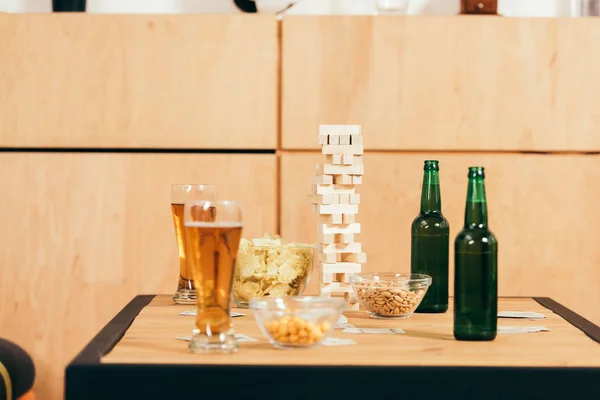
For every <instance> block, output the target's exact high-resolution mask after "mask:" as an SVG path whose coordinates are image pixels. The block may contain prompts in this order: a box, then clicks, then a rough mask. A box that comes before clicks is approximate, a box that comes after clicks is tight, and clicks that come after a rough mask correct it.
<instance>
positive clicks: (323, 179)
mask: <svg viewBox="0 0 600 400" xmlns="http://www.w3.org/2000/svg"><path fill="white" fill-rule="evenodd" d="M312 183H320V184H332V183H333V176H331V175H313V178H312Z"/></svg>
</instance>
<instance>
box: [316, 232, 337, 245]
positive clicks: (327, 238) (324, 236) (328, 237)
mask: <svg viewBox="0 0 600 400" xmlns="http://www.w3.org/2000/svg"><path fill="white" fill-rule="evenodd" d="M334 238H335V235H334V234H332V233H319V243H321V244H332V243H335V242H334Z"/></svg>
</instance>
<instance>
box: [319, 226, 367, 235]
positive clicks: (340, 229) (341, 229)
mask: <svg viewBox="0 0 600 400" xmlns="http://www.w3.org/2000/svg"><path fill="white" fill-rule="evenodd" d="M319 233H322V234H324V235H325V234H327V233H333V234H338V233H360V224H359V223H354V224H348V225H331V224H319Z"/></svg>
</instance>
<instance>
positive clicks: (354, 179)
mask: <svg viewBox="0 0 600 400" xmlns="http://www.w3.org/2000/svg"><path fill="white" fill-rule="evenodd" d="M352 184H353V185H361V184H362V176H358V175H352Z"/></svg>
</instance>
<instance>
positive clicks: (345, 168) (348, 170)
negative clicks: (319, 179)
mask: <svg viewBox="0 0 600 400" xmlns="http://www.w3.org/2000/svg"><path fill="white" fill-rule="evenodd" d="M315 172H316V173H317V174H318V175H362V174H363V173H364V172H365V166H364V165H362V164H358V165H335V164H319V165H317V166H316V168H315Z"/></svg>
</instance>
